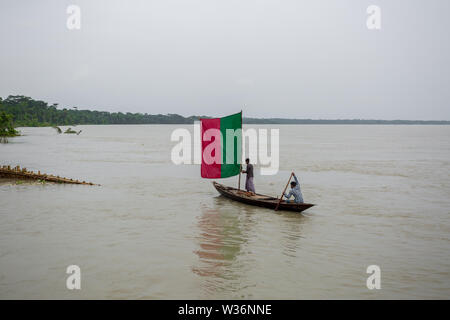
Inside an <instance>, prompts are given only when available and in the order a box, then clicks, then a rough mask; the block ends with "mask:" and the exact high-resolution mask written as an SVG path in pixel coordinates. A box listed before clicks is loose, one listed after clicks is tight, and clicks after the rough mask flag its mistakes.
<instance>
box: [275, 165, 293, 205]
mask: <svg viewBox="0 0 450 320" xmlns="http://www.w3.org/2000/svg"><path fill="white" fill-rule="evenodd" d="M293 174H294V173H293V172H291V175H290V176H289V180H288V182H287V184H286V187H284V190H283V193H282V194H281V197H280V201H278V204H277V206H276V208H275V211H278V207H279V206H280V203H281V201H282V200H283V196H284V193H285V192H286V189H287V187H288V185H289V182H291V178H292V175H293Z"/></svg>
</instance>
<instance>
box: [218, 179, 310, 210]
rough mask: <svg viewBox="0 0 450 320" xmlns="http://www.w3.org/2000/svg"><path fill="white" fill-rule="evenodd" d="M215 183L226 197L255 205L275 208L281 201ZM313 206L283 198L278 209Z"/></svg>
mask: <svg viewBox="0 0 450 320" xmlns="http://www.w3.org/2000/svg"><path fill="white" fill-rule="evenodd" d="M213 185H214V187H215V188H216V190H217V191H218V192H219V193H220V194H221V195H223V196H224V197H226V198H229V199H231V200H234V201H238V202H241V203H245V204H249V205H253V206H258V207H264V208H269V209H275V208H276V207H277V205H278V202H279V201H280V200H279V199H277V198H274V197H271V196H266V195H262V194H255V195H249V194H248V193H247V192H245V191H242V190H238V189H236V188H232V187H228V186H224V185H223V184H220V183H217V182H213ZM312 206H314V204H311V203H294V202H287V201H285V200H283V201H281V203H280V205H279V207H278V210H285V211H295V212H302V211H304V210H306V209H308V208H311V207H312Z"/></svg>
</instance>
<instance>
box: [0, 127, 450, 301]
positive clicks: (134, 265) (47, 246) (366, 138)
mask: <svg viewBox="0 0 450 320" xmlns="http://www.w3.org/2000/svg"><path fill="white" fill-rule="evenodd" d="M178 127H180V126H173V125H123V126H121V125H116V126H77V127H76V130H82V133H81V134H80V135H79V136H77V135H64V134H61V135H58V134H56V131H55V130H54V129H51V128H21V131H22V134H23V136H21V137H17V138H13V139H10V143H8V144H1V145H0V165H11V166H15V165H20V166H22V167H26V168H27V169H29V170H40V171H41V172H46V173H51V174H55V175H60V176H64V177H69V178H75V179H81V180H86V181H92V182H94V183H99V184H101V186H83V185H59V184H51V183H46V184H40V183H15V182H10V181H3V182H2V183H0V298H2V299H10V298H19V299H21V298H26V299H28V298H38V299H53V298H62V299H81V298H87V299H94V298H99V299H222V298H223V299H228V298H237V299H241V298H249V299H304V298H308V299H310V298H320V299H322V298H324V299H348V298H356V299H394V298H406V299H415V298H425V299H429V298H438V299H449V298H450V254H449V249H450V174H449V173H450V126H389V125H388V126H381V125H380V126H375V125H374V126H364V125H351V126H345V125H303V126H301V125H298V126H296V125H293V126H288V125H286V126H279V129H280V171H279V172H278V174H277V175H274V176H261V175H259V167H258V165H256V166H255V171H256V176H255V185H256V190H257V192H260V193H264V194H269V195H277V194H280V193H281V191H282V189H283V187H284V185H285V184H286V181H287V179H288V177H289V174H290V172H291V171H292V170H293V171H295V172H296V173H297V175H298V177H299V178H300V181H301V186H302V191H303V196H304V198H305V201H306V202H310V203H315V204H317V206H315V207H313V208H311V209H309V210H307V211H305V212H304V213H303V214H297V213H289V212H274V211H272V210H269V209H264V208H258V207H252V206H247V205H243V204H239V203H236V202H232V201H230V200H228V199H225V198H223V197H220V196H219V195H218V193H217V191H216V190H215V189H214V188H213V186H212V185H211V182H210V181H209V180H205V179H201V178H200V168H199V166H198V165H179V166H176V165H174V164H173V163H172V162H171V160H170V153H171V149H172V147H173V146H174V145H175V143H174V142H171V141H170V135H171V133H172V131H173V130H174V129H176V128H178ZM185 127H186V128H189V129H190V130H192V127H191V126H185ZM248 127H249V126H247V128H248ZM252 127H254V128H272V127H270V126H252ZM222 182H223V183H224V184H228V185H232V186H235V185H236V184H237V178H236V177H233V178H230V179H223V180H222ZM69 265H78V266H79V267H80V268H81V290H68V289H67V288H66V279H67V277H68V274H66V268H67V266H69ZM369 265H378V266H379V267H380V270H381V289H379V290H377V289H374V290H369V289H368V288H367V286H366V280H367V277H369V276H370V274H367V273H366V269H367V267H368V266H369Z"/></svg>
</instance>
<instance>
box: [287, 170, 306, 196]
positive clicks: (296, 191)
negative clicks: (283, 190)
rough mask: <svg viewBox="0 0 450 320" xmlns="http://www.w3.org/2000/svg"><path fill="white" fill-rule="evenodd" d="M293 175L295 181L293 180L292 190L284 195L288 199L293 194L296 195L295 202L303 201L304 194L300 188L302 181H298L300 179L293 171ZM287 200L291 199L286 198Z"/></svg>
mask: <svg viewBox="0 0 450 320" xmlns="http://www.w3.org/2000/svg"><path fill="white" fill-rule="evenodd" d="M292 175H293V176H294V180H295V181H292V182H291V190H290V191H289V193H288V194H284V196H285V197H286V198H288V199H289V198H290V197H291V196H294V202H295V203H303V196H302V191H301V190H300V183H299V182H298V179H297V177H296V176H295V174H294V173H293V172H292ZM286 201H287V202H289V200H286Z"/></svg>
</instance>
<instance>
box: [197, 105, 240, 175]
mask: <svg viewBox="0 0 450 320" xmlns="http://www.w3.org/2000/svg"><path fill="white" fill-rule="evenodd" d="M200 124H201V139H202V166H201V175H202V178H208V179H217V178H227V177H232V176H235V175H238V174H239V172H240V169H241V157H242V147H241V143H242V112H239V113H236V114H232V115H230V116H227V117H223V118H214V119H200Z"/></svg>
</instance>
